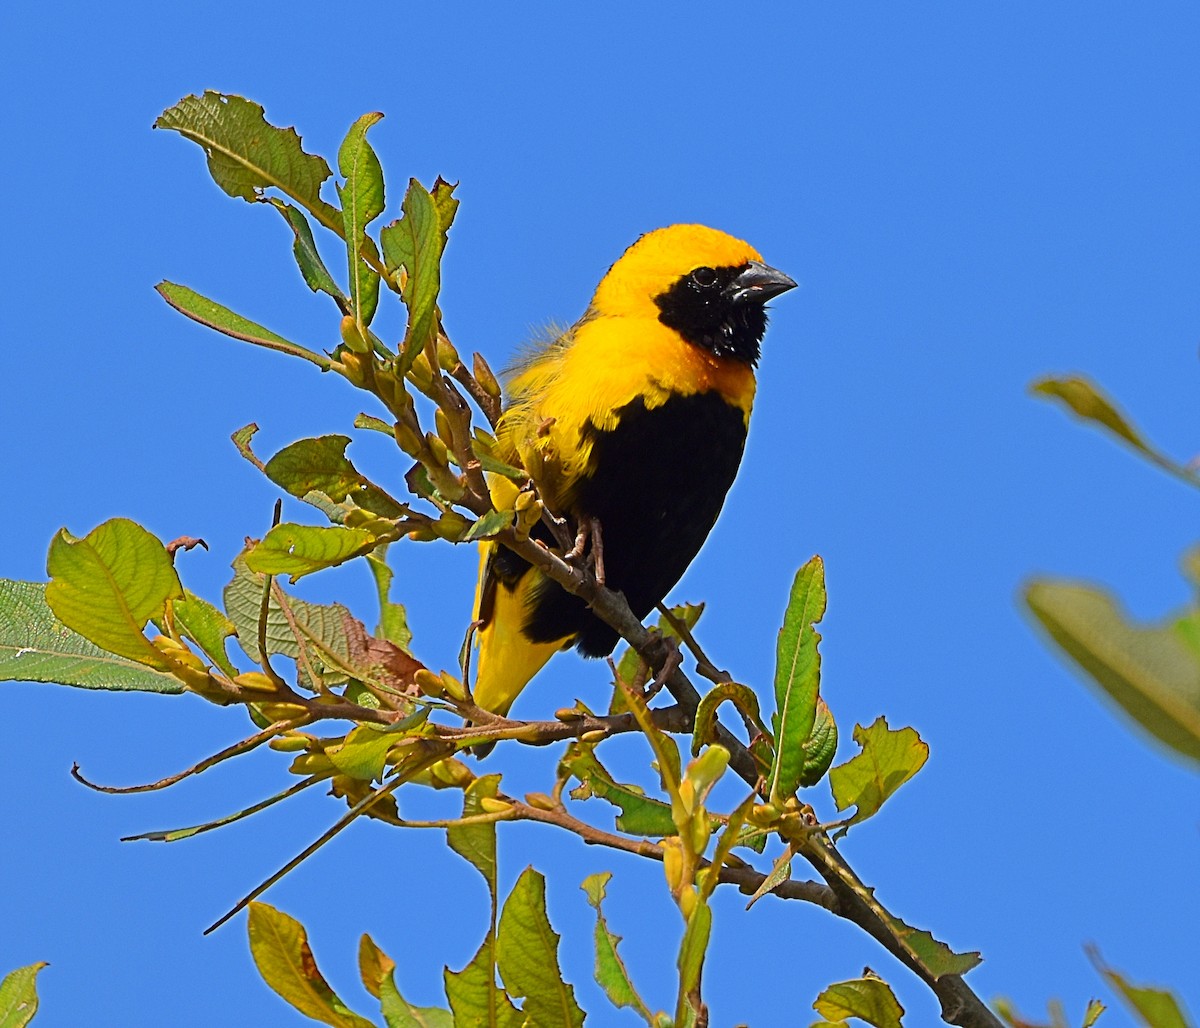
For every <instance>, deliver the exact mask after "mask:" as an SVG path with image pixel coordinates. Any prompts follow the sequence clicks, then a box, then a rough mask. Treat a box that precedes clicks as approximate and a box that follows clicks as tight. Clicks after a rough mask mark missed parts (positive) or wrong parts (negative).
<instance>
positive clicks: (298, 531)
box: [246, 522, 380, 582]
mask: <svg viewBox="0 0 1200 1028" xmlns="http://www.w3.org/2000/svg"><path fill="white" fill-rule="evenodd" d="M379 542H380V537H379V536H377V535H376V534H375V533H374V532H373V531H371V530H370V529H367V528H342V527H335V526H332V525H328V526H326V525H320V526H318V525H295V524H290V523H287V522H285V523H284V524H282V525H276V526H275V527H274V528H272V529H271V530H270V531H269V532H268V533H267V534H266V537H265V538H264V539H263V540H262V541H261V542H258V543H255V544H254V545H253V546H251V547H250V548H249V549H248V550H247V551H246V567H248V568H249V569H250V570H251V571H257V572H259V573H260V574H264V575H289V576H291V581H292V582H296V581H299V580H300V579H301V578H303V577H304V576H305V575H311V574H312V573H313V572H314V571H321V570H323V569H325V568H331V567H336V566H337V565H338V564H344V563H345V562H346V561H348V560H351V559H353V558H354V557H361V556H363V554H366V553H370V552H371V551H372V550H373V549H375V547H376V546H378V545H379Z"/></svg>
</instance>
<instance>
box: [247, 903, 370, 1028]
mask: <svg viewBox="0 0 1200 1028" xmlns="http://www.w3.org/2000/svg"><path fill="white" fill-rule="evenodd" d="M249 932H250V953H251V955H252V956H253V957H254V963H255V966H256V967H257V968H258V973H259V974H261V975H262V977H263V980H264V981H265V982H266V983H267V984H268V985H269V986H270V987H271V988H272V989H274V990H275V991H276V992H277V993H278V994H279V995H280V996H282V997H283V998H284V999H285V1000H286V1001H287V1002H288V1003H290V1004H291V1005H292V1006H293V1007H295V1008H296V1009H297V1010H299V1011H300V1012H301V1013H302V1014H304V1015H306V1016H307V1017H311V1018H312V1019H313V1020H314V1021H320V1022H321V1023H322V1024H328V1025H333V1026H334V1028H373V1026H372V1025H371V1022H370V1021H368V1020H367V1019H366V1018H364V1017H359V1016H358V1014H356V1013H354V1012H353V1011H352V1010H350V1009H349V1008H348V1007H347V1006H346V1004H345V1003H343V1002H342V1000H341V999H340V998H339V997H338V995H337V993H335V992H334V991H333V989H332V988H330V986H329V983H328V982H327V981H326V980H325V978H324V976H323V975H322V974H321V972H320V971H319V970H318V969H317V963H316V961H315V960H314V959H313V954H312V950H311V949H310V948H309V945H308V933H307V932H305V930H304V926H303V925H302V924H300V922H299V921H297V920H296V919H295V918H293V917H289V916H288V915H287V914H285V913H283V912H282V911H279V910H276V909H275V908H274V907H272V906H269V905H268V904H266V903H251V904H250V919H249Z"/></svg>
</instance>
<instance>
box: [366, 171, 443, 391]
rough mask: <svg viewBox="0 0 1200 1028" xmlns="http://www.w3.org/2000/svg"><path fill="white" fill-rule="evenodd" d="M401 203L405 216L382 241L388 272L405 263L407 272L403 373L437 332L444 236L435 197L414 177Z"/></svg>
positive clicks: (400, 366) (390, 227)
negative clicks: (406, 319)
mask: <svg viewBox="0 0 1200 1028" xmlns="http://www.w3.org/2000/svg"><path fill="white" fill-rule="evenodd" d="M400 206H401V210H402V211H403V214H404V216H403V217H402V218H400V219H399V220H398V221H393V222H392V223H391V224H390V225H388V226H386V227H385V228H384V229H383V230H382V231H381V232H380V233H379V241H380V243H381V244H382V246H383V257H384V262H385V265H386V267H387V270H388V272H389V273H390V274H391V275H392V276H393V277H395V276H396V273H397V272H398V271H399V269H400V268H401V267H403V268H404V269H405V270H406V271H407V273H408V278H407V280H406V281H405V284H404V287H403V290H402V294H401V295H402V298H403V300H404V305H405V306H406V307H407V308H408V328H407V330H406V331H405V333H404V345H403V348H402V350H401V356H400V359H399V361H398V362H397V363H398V367H397V371H398V372H400V373H403V372H405V371H407V370H408V369H409V368H410V367H411V366H412V362H413V361H414V360H416V357H417V354H418V353H420V352H421V351H422V350H423V349H424V348H425V346H426V345H427V344H429V343H430V342H432V341H433V340H434V339H435V338H436V336H437V327H438V325H437V299H438V292H439V290H440V289H441V283H442V277H441V275H442V273H441V261H442V250H443V248H444V247H445V236H444V235H443V233H442V230H441V220H440V218H439V213H438V208H437V206H436V205H435V203H434V200H433V197H432V196H431V195H430V193H429V191H428V190H427V189H426V188H425V187H424V186H422V185H421V183H420V182H418V181H417V180H416V179H415V178H414V179H410V180H409V183H408V191H407V192H406V193H405V194H404V201H403V202H402V203H401V205H400Z"/></svg>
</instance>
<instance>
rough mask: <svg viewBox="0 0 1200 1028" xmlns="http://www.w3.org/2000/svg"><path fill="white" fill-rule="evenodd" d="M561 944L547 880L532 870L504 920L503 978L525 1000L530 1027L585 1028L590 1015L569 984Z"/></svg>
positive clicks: (499, 942)
mask: <svg viewBox="0 0 1200 1028" xmlns="http://www.w3.org/2000/svg"><path fill="white" fill-rule="evenodd" d="M558 941H559V937H558V934H557V933H556V932H555V931H554V929H553V928H551V927H550V921H549V919H548V917H547V916H546V880H545V878H543V877H542V876H541V875H540V874H539V873H538V872H537V871H535V870H534V869H533V868H531V867H527V868H526V869H525V870H524V871H523V872H521V877H520V878H518V879H517V884H516V885H514V886H513V890H512V892H511V893H510V894H509V896H508V899H507V900H505V902H504V911H503V912H502V913H501V915H500V930H499V933H498V936H497V946H498V951H499V967H500V976H501V978H503V979H504V985H505V988H506V989H507V991H508V993H509V994H510V995H512V996H516V997H518V998H524V1000H525V1003H524V1005H523V1006H522V1007H521V1012H522V1013H523V1014H524V1015H525V1018H526V1021H527V1022H528V1023H530V1024H535V1025H547V1026H549V1025H564V1026H565V1025H570V1026H572V1028H580V1026H581V1025H582V1024H583V1018H584V1014H583V1011H582V1010H581V1009H580V1008H579V1004H578V1003H576V1002H575V990H574V989H573V988H572V987H571V986H570V985H568V984H567V983H566V982H565V981H563V978H562V970H561V969H560V968H559V966H558Z"/></svg>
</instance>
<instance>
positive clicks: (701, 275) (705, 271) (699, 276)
mask: <svg viewBox="0 0 1200 1028" xmlns="http://www.w3.org/2000/svg"><path fill="white" fill-rule="evenodd" d="M692 281H693V282H695V283H696V285H698V286H700V288H701V289H707V288H708V287H709V286H713V285H716V283H717V273H716V272H715V271H713V269H712V268H697V269H696V270H695V271H693V272H692Z"/></svg>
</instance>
